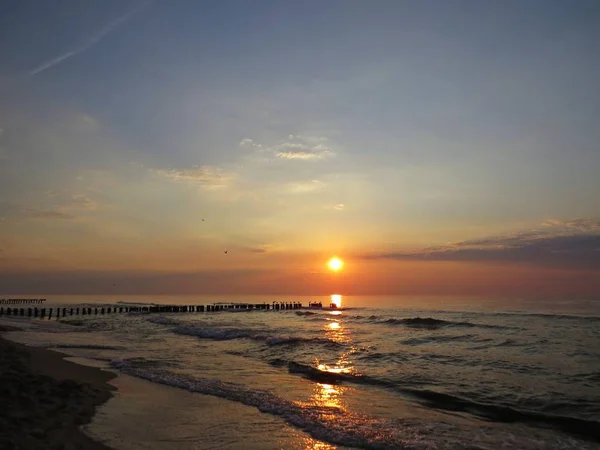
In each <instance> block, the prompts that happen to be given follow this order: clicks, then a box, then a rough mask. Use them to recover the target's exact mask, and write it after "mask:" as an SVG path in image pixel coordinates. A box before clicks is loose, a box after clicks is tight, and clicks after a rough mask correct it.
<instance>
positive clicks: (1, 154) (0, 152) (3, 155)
mask: <svg viewBox="0 0 600 450" xmlns="http://www.w3.org/2000/svg"><path fill="white" fill-rule="evenodd" d="M3 133H4V128H0V159H8V150H7V149H6V147H4V146H3V145H2V134H3Z"/></svg>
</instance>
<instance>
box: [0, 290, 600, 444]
mask: <svg viewBox="0 0 600 450" xmlns="http://www.w3.org/2000/svg"><path fill="white" fill-rule="evenodd" d="M61 300H62V302H61V303H59V302H56V303H54V304H52V305H51V306H53V307H58V306H62V307H65V306H69V307H70V306H71V305H83V306H86V307H92V308H96V307H98V310H99V311H101V308H102V307H104V308H106V307H108V306H112V307H113V308H114V307H115V305H117V306H118V307H122V306H127V305H133V306H135V305H140V304H141V302H140V301H141V300H144V301H147V303H146V304H148V305H164V304H166V305H168V304H198V303H203V302H202V299H198V298H191V297H190V298H185V297H180V298H173V299H166V298H163V297H158V296H157V297H154V298H143V299H142V298H134V297H119V298H114V299H112V303H101V302H94V300H96V299H95V298H93V297H88V298H82V297H73V298H69V297H66V296H65V297H63V298H61ZM230 300H231V301H232V302H235V301H241V300H244V299H242V298H240V299H238V298H233V297H232V298H231V299H230ZM290 300H298V301H303V303H304V304H307V302H308V300H310V299H300V298H298V299H296V298H290ZM375 300H376V301H375ZM169 301H170V303H169ZM343 301H344V304H343V305H344V306H343V307H341V308H340V309H338V310H327V309H323V310H318V309H317V310H314V309H313V310H309V309H306V308H305V309H302V310H283V311H281V310H280V311H273V310H271V311H267V310H239V309H238V310H236V309H231V310H223V311H213V312H191V313H190V312H188V313H164V312H156V313H149V312H147V311H142V312H138V311H132V312H123V313H122V314H104V315H103V314H98V315H96V314H93V315H86V316H78V317H64V318H63V317H61V318H60V320H57V319H56V318H53V319H51V320H49V319H48V318H46V319H41V320H40V319H34V318H33V319H29V318H27V317H21V316H12V317H10V318H8V317H4V318H2V319H1V321H0V324H4V325H10V326H14V327H17V328H19V329H21V331H6V332H5V334H4V336H5V338H6V339H8V340H10V341H13V342H17V343H19V344H23V345H26V346H27V347H24V346H23V345H13V344H11V343H7V342H4V343H3V344H2V345H3V347H2V354H3V356H2V358H4V359H6V360H7V361H10V367H11V368H10V370H8V371H7V370H6V369H3V370H4V372H6V373H7V374H8V379H7V382H6V383H5V382H4V381H3V383H2V386H3V389H6V386H10V389H11V396H9V397H8V402H7V404H9V405H11V406H14V407H13V408H10V416H9V418H10V420H12V422H10V424H9V425H10V426H7V427H4V426H3V427H2V428H0V429H2V430H3V431H4V429H6V430H7V433H4V435H3V436H2V439H3V441H2V442H0V443H1V444H2V445H4V442H8V441H10V440H11V438H13V439H22V440H23V441H27V442H21V441H15V442H16V444H15V446H14V447H12V448H111V449H114V450H163V449H164V450H166V449H172V448H176V449H178V450H200V449H207V450H208V449H216V448H219V449H248V448H250V449H256V450H259V449H298V450H300V449H307V448H318V449H347V448H362V449H376V450H379V449H390V450H391V449H411V450H425V449H432V448H435V449H438V450H440V449H447V450H457V449H465V448H470V449H477V450H495V449H496V448H499V447H506V448H518V449H523V450H537V449H548V450H551V449H552V450H570V449H575V448H576V449H578V450H581V449H589V450H598V449H600V436H599V435H598V432H597V430H598V427H597V424H598V422H599V417H598V413H597V411H598V405H600V398H598V390H597V383H598V379H597V373H598V372H597V369H598V365H597V361H598V359H597V358H598V353H597V350H596V349H597V347H596V346H595V345H594V343H595V342H597V339H598V337H599V334H598V327H597V325H598V323H600V315H599V314H598V308H597V304H596V303H595V302H585V301H577V302H575V301H571V302H556V303H554V304H551V303H547V304H546V306H545V307H544V308H543V309H542V308H539V307H537V306H536V305H535V304H527V303H525V302H522V301H519V302H517V301H515V302H512V303H509V302H506V301H502V302H493V301H491V300H481V301H480V302H479V303H476V302H475V301H473V300H471V301H470V302H469V303H466V302H465V301H462V300H460V299H458V300H453V301H449V300H445V301H441V300H440V301H438V302H437V303H434V302H433V300H431V301H430V303H429V304H427V305H424V304H422V303H421V301H419V299H415V300H414V301H413V302H412V303H411V302H410V299H403V305H402V307H397V306H393V304H392V303H399V301H398V299H395V298H390V299H386V298H378V299H366V298H345V299H344V300H343ZM386 301H388V302H389V303H388V304H386ZM374 304H375V305H376V307H374V306H372V305H374ZM50 349H52V350H54V351H51V350H50ZM58 352H60V353H58ZM61 354H65V356H66V357H68V359H69V360H68V361H65V359H64V357H63V356H62V355H61ZM29 355H31V356H29ZM44 358H46V359H44ZM48 358H50V359H48ZM75 363H77V364H75ZM5 366H6V367H8V366H7V365H6V364H2V367H5ZM86 366H92V367H86ZM49 367H52V370H50V369H49ZM5 376H6V374H4V373H3V377H5ZM115 376H116V377H115ZM39 377H46V378H43V381H40V378H39ZM51 377H54V378H51ZM113 377H114V378H113ZM68 379H71V380H73V381H72V382H69V381H65V380H68ZM48 380H49V381H48ZM61 382H62V383H70V385H72V386H75V388H70V389H67V390H68V391H69V392H73V394H71V395H70V396H67V395H66V394H64V392H63V391H64V390H65V389H66V388H63V391H61V389H60V387H56V386H57V385H58V386H60V383H61ZM79 383H84V384H85V385H86V386H89V387H87V388H81V385H80V384H79ZM107 383H109V384H108V385H107ZM39 386H45V387H44V389H43V392H40V393H37V391H36V389H40V390H41V388H39ZM18 389H20V390H26V391H27V392H33V393H34V394H30V395H29V394H28V395H29V396H30V397H35V398H34V399H33V400H28V401H29V402H30V407H28V408H27V409H26V410H25V411H23V405H22V403H23V401H22V399H21V397H20V396H19V394H18V392H19V391H18ZM107 399H108V401H106V400H107ZM48 405H55V406H53V408H54V409H49V406H48ZM56 411H61V414H63V415H64V417H63V418H61V419H60V427H58V425H57V420H54V419H56V418H57V417H58V415H57V413H56ZM63 411H67V412H63ZM94 413H95V414H94ZM4 414H8V412H6V413H4ZM92 416H93V417H92ZM7 417H8V416H7ZM14 417H17V418H16V419H15V418H14ZM2 420H5V421H6V420H8V419H6V418H3V419H2ZM19 420H20V421H22V422H25V425H23V426H21V425H20V424H21V422H19ZM53 420H54V421H53ZM80 425H83V426H82V427H81V429H82V431H83V433H85V434H83V433H82V432H80V431H78V430H77V427H78V426H80ZM46 434H48V438H47V439H46V437H45V435H46ZM40 436H44V438H43V439H42V438H41V437H40ZM67 442H68V444H67ZM63 444H64V445H63ZM28 445H29V446H28ZM52 446H54V447H52ZM103 446H106V447H103ZM8 448H11V447H8Z"/></svg>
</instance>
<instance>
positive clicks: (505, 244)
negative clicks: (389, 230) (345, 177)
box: [363, 219, 600, 269]
mask: <svg viewBox="0 0 600 450" xmlns="http://www.w3.org/2000/svg"><path fill="white" fill-rule="evenodd" d="M363 257H364V258H365V259H395V260H422V261H473V262H476V261H486V262H501V263H524V264H532V265H539V266H552V267H563V268H574V269H600V220H597V219H572V220H558V219H551V220H547V221H545V222H544V223H542V225H541V226H540V227H538V228H535V229H532V230H528V231H524V232H520V233H515V234H510V235H505V236H496V237H490V238H485V239H476V240H468V241H462V242H456V243H450V244H447V245H443V246H438V247H429V248H424V249H417V250H412V251H392V252H383V253H379V254H369V255H363Z"/></svg>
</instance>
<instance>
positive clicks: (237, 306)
mask: <svg viewBox="0 0 600 450" xmlns="http://www.w3.org/2000/svg"><path fill="white" fill-rule="evenodd" d="M300 308H302V303H300V302H272V303H212V304H209V305H147V306H146V305H125V306H123V305H119V306H115V305H99V306H94V307H89V306H65V307H56V308H11V307H7V308H4V307H0V317H2V316H20V317H25V316H26V317H33V318H40V319H45V318H46V317H47V318H48V319H52V317H53V315H54V317H55V318H56V320H60V319H61V318H65V317H73V316H86V315H88V316H92V315H94V316H98V315H101V316H104V315H109V314H111V315H112V314H127V313H147V314H153V313H212V312H221V311H230V312H231V311H255V310H256V311H286V310H290V309H300Z"/></svg>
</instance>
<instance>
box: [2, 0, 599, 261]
mask: <svg viewBox="0 0 600 450" xmlns="http://www.w3.org/2000/svg"><path fill="white" fill-rule="evenodd" d="M598 23H600V5H599V4H598V3H597V2H595V1H584V0H580V1H576V2H567V1H527V2H518V1H502V2H500V1H498V2H496V1H489V2H481V1H454V0H453V1H419V2H416V1H374V2H365V1H325V2H322V1H321V2H316V1H305V2H291V1H256V2H251V3H250V2H242V1H225V2H217V1H214V2H195V1H191V0H189V1H183V0H178V1H169V2H167V1H153V2H147V3H145V2H140V1H88V2H85V4H83V3H82V2H78V1H75V0H60V1H56V2H52V3H50V2H40V1H30V0H25V1H16V0H14V1H6V0H4V1H0V129H1V130H2V131H1V132H0V158H1V159H0V217H1V218H2V220H1V221H0V227H2V228H3V229H4V231H3V233H2V234H3V236H4V237H3V238H2V239H0V249H2V253H0V254H1V255H4V256H3V259H2V266H3V267H5V268H7V269H11V270H23V268H24V267H34V268H36V269H39V270H58V269H61V270H70V269H72V268H73V267H81V265H82V264H83V266H84V267H85V268H86V269H89V270H106V269H107V268H108V267H111V268H115V267H117V268H120V269H122V270H173V268H177V269H178V270H182V271H202V270H209V268H210V270H215V268H216V269H219V268H221V269H223V270H225V269H227V270H229V269H233V268H235V270H246V269H248V268H252V269H255V268H257V267H258V268H263V269H264V268H267V267H271V268H272V267H276V266H279V265H280V264H281V261H283V260H286V261H288V260H289V261H294V262H293V263H288V264H291V265H294V266H295V267H297V268H298V270H300V269H302V270H304V268H305V267H306V265H307V264H308V265H309V266H310V264H312V263H308V262H306V261H309V260H310V259H311V258H313V256H310V255H321V254H323V255H325V254H330V253H340V254H347V255H348V257H350V255H371V256H372V255H374V254H385V255H398V254H400V255H403V254H404V253H405V252H406V251H409V252H414V251H418V250H419V249H428V248H434V247H437V246H444V245H449V244H452V243H454V244H456V243H461V242H471V241H472V240H477V239H492V238H493V239H496V240H502V239H503V236H513V235H515V234H522V233H526V232H531V231H532V230H538V229H540V228H542V229H544V230H545V231H546V230H547V224H548V223H551V224H554V226H556V227H557V230H556V233H555V234H556V236H557V237H560V238H561V239H563V238H564V235H565V229H567V230H569V231H568V233H567V234H569V233H573V234H576V235H580V234H582V233H583V234H586V235H588V234H591V235H593V236H596V235H597V234H598V233H600V226H598V225H593V224H596V223H597V222H595V220H596V219H597V218H598V215H599V211H600V196H599V195H598V193H600V177H598V176H597V172H598V169H599V168H600V149H599V147H598V145H599V144H598V143H599V142H600V127H599V126H598V117H600V89H598V81H597V80H599V79H600V49H599V46H598V42H600V31H598V29H600V27H598V26H597V25H598ZM202 219H205V222H204V223H202ZM576 219H577V220H585V221H586V222H585V223H586V224H587V225H588V226H587V227H586V228H585V232H582V231H581V229H580V228H577V227H575V228H573V227H572V226H571V225H569V224H572V223H575V222H573V221H574V220H576ZM549 221H550V222H549ZM552 221H554V222H552ZM556 224H560V225H556ZM590 224H592V225H590ZM200 225H202V226H200ZM544 236H545V237H544V239H546V238H547V237H548V236H547V235H544ZM552 236H554V235H552ZM586 242H596V241H595V240H594V239H593V238H592V239H591V240H588V241H586ZM149 247H151V248H152V249H153V250H152V251H151V252H150V253H144V252H146V250H143V251H142V250H141V249H147V248H149ZM225 247H228V248H229V247H231V248H237V249H240V252H241V253H243V255H244V256H243V257H242V256H240V258H239V259H237V260H236V262H235V264H234V265H233V266H234V267H233V266H232V263H231V262H227V263H224V264H226V265H225V266H220V265H219V264H222V263H220V262H218V263H216V262H215V261H214V258H213V256H211V255H214V254H215V252H217V251H219V252H220V250H221V249H222V248H225ZM561 248H562V247H561ZM82 249H84V250H85V254H86V255H87V256H86V257H85V258H84V260H82V256H81V250H82ZM592 250H595V249H592ZM142 254H143V255H144V256H141V255H142ZM371 256H367V259H369V258H371ZM319 257H320V256H319ZM286 258H287V259H286ZM314 258H316V259H315V260H316V261H317V263H315V264H320V263H319V261H320V260H318V258H317V256H315V257H314ZM461 258H462V257H461ZM461 258H457V260H462V259H461ZM158 259H160V260H162V261H164V265H161V264H149V263H148V261H149V260H153V261H156V260H158ZM390 259H391V260H393V259H394V258H390ZM569 261H571V260H569V259H567V260H565V265H567V266H568V264H570V263H569ZM390 263H391V262H390ZM265 270H266V269H265Z"/></svg>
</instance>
